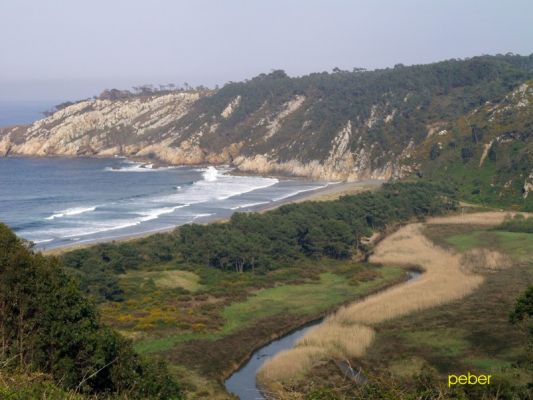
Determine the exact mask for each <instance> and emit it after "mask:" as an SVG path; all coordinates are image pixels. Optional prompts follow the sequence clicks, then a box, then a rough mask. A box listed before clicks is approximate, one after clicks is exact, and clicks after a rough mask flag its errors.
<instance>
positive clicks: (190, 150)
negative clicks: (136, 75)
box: [0, 54, 533, 206]
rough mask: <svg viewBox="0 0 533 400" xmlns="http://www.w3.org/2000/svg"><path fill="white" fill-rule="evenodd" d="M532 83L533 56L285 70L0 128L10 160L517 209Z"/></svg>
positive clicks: (528, 158) (110, 101) (79, 105)
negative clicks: (316, 185)
mask: <svg viewBox="0 0 533 400" xmlns="http://www.w3.org/2000/svg"><path fill="white" fill-rule="evenodd" d="M531 79H533V55H530V56H518V55H512V54H508V55H497V56H480V57H473V58H469V59H463V60H448V61H443V62H438V63H434V64H428V65H415V66H403V65H401V64H399V65H396V66H395V67H394V68H387V69H381V70H374V71H365V70H361V69H354V70H353V71H342V70H339V69H335V70H334V71H333V72H332V73H327V72H322V73H313V74H310V75H307V76H302V77H296V78H291V77H289V76H287V75H286V74H285V72H283V71H281V70H278V71H273V72H271V73H269V74H261V75H259V76H257V77H255V78H253V79H250V80H247V81H244V82H230V83H228V84H226V85H224V86H223V87H222V88H220V89H217V90H207V89H202V90H165V91H161V92H156V91H148V92H142V93H136V94H131V93H130V92H127V91H126V92H123V91H118V90H108V91H106V92H104V93H103V95H101V96H99V97H97V98H94V99H89V100H84V101H79V102H76V103H71V104H66V105H63V106H62V107H58V109H57V110H56V111H55V112H54V113H51V115H49V116H48V117H46V118H44V119H42V120H39V121H36V122H35V123H33V124H32V125H30V126H18V127H11V128H4V129H1V130H0V154H4V155H5V154H21V155H36V156H47V155H68V156H76V155H90V156H93V155H94V156H112V155H123V156H128V157H140V158H143V159H150V160H154V161H159V162H164V163H171V164H201V163H209V164H214V165H216V164H231V165H233V166H235V167H236V168H238V169H239V170H241V171H246V172H252V173H267V174H286V175H294V176H302V177H310V178H314V179H329V180H352V181H353V180H358V179H364V178H380V179H390V178H396V177H407V176H418V177H424V176H425V177H431V178H432V179H442V178H444V176H443V173H444V172H445V173H446V174H447V176H450V175H451V176H452V178H453V179H452V181H453V180H454V179H455V180H456V181H457V182H458V183H459V184H461V185H462V187H463V189H464V190H465V191H466V192H465V193H464V194H465V195H466V197H475V198H477V199H480V200H487V201H499V200H501V199H504V200H505V199H507V200H505V201H506V202H507V203H508V204H515V203H517V202H518V203H520V202H521V201H524V199H526V202H527V201H528V200H527V197H528V195H529V192H530V191H531V190H532V186H533V175H532V174H533V160H532V155H531V148H532V146H533V144H532V135H531V130H532V129H533V128H532V123H533V113H532V111H531V110H532V108H531V104H532V103H531V98H532V91H533V84H532V82H531ZM478 170H479V171H481V172H480V174H477V171H478ZM473 175H481V176H473ZM494 175H497V178H495V179H493V176H494ZM465 180H466V181H465ZM463 181H465V182H463ZM489 192H490V193H489ZM476 196H477V197H476ZM529 197H532V196H530V195H529ZM520 199H522V200H520ZM519 205H520V206H521V204H519Z"/></svg>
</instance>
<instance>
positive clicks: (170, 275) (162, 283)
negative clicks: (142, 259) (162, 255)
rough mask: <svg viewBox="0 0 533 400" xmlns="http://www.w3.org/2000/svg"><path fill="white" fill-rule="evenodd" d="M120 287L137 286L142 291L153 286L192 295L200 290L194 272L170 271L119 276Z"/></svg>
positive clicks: (129, 273)
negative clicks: (183, 290)
mask: <svg viewBox="0 0 533 400" xmlns="http://www.w3.org/2000/svg"><path fill="white" fill-rule="evenodd" d="M120 283H121V286H124V287H129V288H131V287H132V286H133V287H134V286H138V287H139V288H141V289H143V288H146V287H152V286H155V288H157V289H176V288H182V289H185V290H187V291H188V292H191V293H194V292H196V291H198V290H200V289H201V288H202V285H201V284H200V277H199V276H198V275H197V274H195V273H194V272H189V271H181V270H170V271H130V272H128V273H127V274H125V275H123V276H121V282H120Z"/></svg>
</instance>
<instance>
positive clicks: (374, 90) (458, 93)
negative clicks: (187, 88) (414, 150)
mask: <svg viewBox="0 0 533 400" xmlns="http://www.w3.org/2000/svg"><path fill="white" fill-rule="evenodd" d="M531 78H533V55H532V56H529V57H523V56H515V55H508V56H482V57H473V58H471V59H466V60H448V61H443V62H438V63H434V64H428V65H415V66H409V67H406V66H403V65H401V64H399V65H397V66H395V67H394V68H387V69H382V70H374V71H365V70H360V69H355V70H354V71H341V70H336V71H334V72H333V73H328V72H322V73H313V74H310V75H307V76H303V77H297V78H291V77H289V76H287V75H286V74H285V72H283V71H281V70H279V71H273V72H271V73H269V74H261V75H259V76H257V77H255V78H253V79H250V80H247V81H244V82H235V83H229V84H227V85H225V86H224V87H222V88H221V89H220V90H219V91H217V92H216V93H215V94H213V95H212V96H205V97H203V98H202V99H201V100H200V101H198V102H197V103H196V104H195V105H194V107H193V110H192V111H191V112H190V113H188V114H187V116H186V117H185V118H184V119H183V120H182V121H179V125H178V126H179V127H180V128H181V127H185V126H186V127H187V128H186V132H193V131H195V130H198V129H200V127H201V126H202V125H203V124H204V123H208V122H209V121H211V120H213V119H217V117H218V116H219V115H220V113H221V112H222V111H223V110H224V108H225V107H226V106H227V104H228V103H230V102H231V101H232V100H233V99H235V98H236V97H238V96H240V97H241V100H240V104H241V106H239V107H238V108H237V109H236V110H235V112H234V113H233V114H231V116H230V117H229V118H227V119H223V120H221V121H220V126H219V128H218V130H217V134H216V135H214V134H211V135H204V136H202V138H201V139H200V140H201V144H202V147H204V148H207V149H210V148H211V149H216V148H219V147H221V146H223V145H227V143H228V142H239V141H241V140H244V141H248V142H251V143H250V145H247V146H246V148H245V149H244V154H250V155H251V154H257V153H258V154H262V153H266V152H268V151H271V150H272V148H276V149H279V151H278V152H277V154H278V156H279V160H280V161H286V160H290V159H293V158H296V159H298V160H301V161H308V160H312V159H319V160H325V159H326V158H327V157H328V155H329V151H330V148H331V142H332V140H333V139H334V137H335V135H336V134H337V132H338V131H339V130H341V129H342V128H343V127H344V126H345V125H346V124H347V122H348V121H351V123H352V126H353V130H354V131H355V133H356V134H354V135H353V137H352V140H351V142H350V146H351V149H352V150H356V149H357V145H358V141H359V140H360V141H361V142H363V143H367V144H375V147H376V148H375V149H373V150H372V151H373V155H375V156H377V157H378V159H379V160H380V162H386V161H390V160H391V159H390V158H389V157H390V155H391V154H397V155H398V154H400V153H401V151H403V150H404V148H405V147H406V146H407V145H408V144H409V142H410V141H411V140H413V141H414V143H415V145H417V144H420V143H421V142H422V141H423V140H424V139H425V138H426V135H427V131H428V128H427V125H428V124H432V123H434V122H436V121H453V120H455V119H456V118H458V117H460V116H462V115H464V114H466V113H469V112H471V111H472V110H474V109H476V108H477V107H480V106H482V105H483V104H485V102H487V101H497V100H500V99H502V98H503V97H504V96H505V95H506V94H508V92H509V91H511V90H513V89H514V88H515V87H517V86H518V85H519V84H520V83H522V82H524V81H525V80H527V79H531ZM298 95H300V96H305V103H304V105H303V106H302V107H300V108H299V109H298V110H297V111H296V112H294V113H292V114H291V115H290V116H289V117H288V118H286V119H284V121H283V123H282V126H281V128H280V130H279V131H278V132H277V133H276V135H275V136H273V137H272V138H269V139H268V140H262V139H263V136H264V131H265V127H256V126H253V125H252V124H253V123H255V122H256V116H258V115H259V114H261V115H263V114H267V111H266V109H270V111H271V112H274V111H276V110H279V109H281V108H282V107H283V105H284V104H285V103H286V102H288V101H289V100H290V99H291V98H293V97H294V96H298ZM373 110H374V111H373ZM392 113H394V115H393V116H392V119H391V120H390V122H387V121H385V116H387V115H391V114H392ZM372 117H373V119H375V120H374V122H373V123H369V122H370V119H371V118H372ZM304 122H305V124H304ZM359 138H361V139H359ZM294 143H299V144H300V145H299V146H298V148H297V149H295V148H293V147H292V146H291V145H293V144H294ZM294 152H297V154H294Z"/></svg>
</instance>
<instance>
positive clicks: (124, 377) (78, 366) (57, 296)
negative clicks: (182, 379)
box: [0, 224, 180, 399]
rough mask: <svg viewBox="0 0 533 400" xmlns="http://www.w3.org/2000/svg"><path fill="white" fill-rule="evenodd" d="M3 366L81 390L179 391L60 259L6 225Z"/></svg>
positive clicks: (142, 394)
mask: <svg viewBox="0 0 533 400" xmlns="http://www.w3.org/2000/svg"><path fill="white" fill-rule="evenodd" d="M0 365H1V366H3V369H4V370H18V371H26V372H32V371H39V372H43V373H46V374H49V375H51V376H52V377H53V379H54V380H55V381H56V382H57V383H58V384H60V385H61V386H62V387H64V388H67V389H72V390H75V391H77V392H82V393H95V394H98V393H106V394H122V395H127V396H128V397H129V398H132V399H134V398H143V399H152V398H153V399H172V398H179V397H180V395H179V393H180V391H179V386H178V385H177V384H176V383H175V382H174V381H173V380H172V379H171V378H170V376H169V374H168V372H167V371H166V368H165V366H164V365H160V364H152V363H147V362H145V361H143V360H141V359H140V357H139V356H138V355H137V354H136V353H135V352H134V351H133V349H132V347H131V345H130V343H129V342H128V341H127V340H125V339H124V338H122V337H121V336H120V335H118V334H117V333H115V332H114V331H112V330H111V329H109V328H106V327H103V326H101V325H100V322H99V316H98V313H97V311H96V308H95V306H94V305H93V304H92V303H91V302H89V301H88V299H87V298H86V297H85V295H83V294H82V292H81V291H80V289H79V288H78V286H77V284H76V282H75V281H74V280H73V279H72V278H70V277H69V276H68V275H67V274H66V273H65V272H64V271H63V268H62V266H61V265H60V263H59V261H58V260H57V259H52V258H48V257H43V256H42V255H40V254H35V253H33V252H32V251H31V250H29V249H28V248H27V246H26V245H25V244H24V243H23V242H22V241H21V240H20V239H18V238H17V237H16V236H15V235H14V234H13V233H12V232H11V231H10V230H9V229H8V228H7V227H6V226H5V225H3V224H0Z"/></svg>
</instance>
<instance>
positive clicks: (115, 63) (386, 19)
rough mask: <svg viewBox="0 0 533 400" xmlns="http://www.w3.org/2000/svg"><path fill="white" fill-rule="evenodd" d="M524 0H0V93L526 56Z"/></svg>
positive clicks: (68, 92)
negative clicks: (509, 54) (483, 56)
mask: <svg viewBox="0 0 533 400" xmlns="http://www.w3.org/2000/svg"><path fill="white" fill-rule="evenodd" d="M532 16H533V1H532V0H505V1H498V0H479V1H478V0H388V1H387V0H190V1H181V0H0V100H43V99H67V98H70V99H77V98H82V97H88V96H91V95H94V94H98V93H99V92H100V91H101V90H102V89H104V88H109V87H119V88H129V87H131V86H132V85H138V84H143V83H154V84H157V83H170V82H175V83H180V84H181V83H183V82H188V83H190V84H193V85H197V84H205V85H209V86H212V85H214V84H217V83H218V84H223V83H224V82H227V81H229V80H235V81H236V80H242V79H245V78H251V77H253V76H255V75H257V74H258V73H261V72H269V71H270V70H271V69H284V70H285V71H287V73H288V74H290V75H302V74H306V73H309V72H314V71H324V70H328V71H329V70H331V69H332V68H333V67H339V68H341V69H352V68H353V67H356V66H357V67H366V68H376V67H387V66H393V65H394V64H396V63H404V64H415V63H427V62H431V61H437V60H442V59H447V58H456V57H468V56H473V55H479V54H495V53H507V52H514V53H520V54H530V53H533V20H532Z"/></svg>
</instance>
